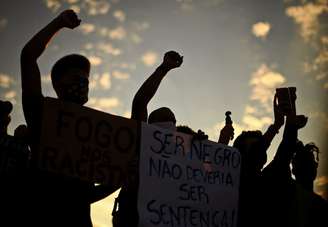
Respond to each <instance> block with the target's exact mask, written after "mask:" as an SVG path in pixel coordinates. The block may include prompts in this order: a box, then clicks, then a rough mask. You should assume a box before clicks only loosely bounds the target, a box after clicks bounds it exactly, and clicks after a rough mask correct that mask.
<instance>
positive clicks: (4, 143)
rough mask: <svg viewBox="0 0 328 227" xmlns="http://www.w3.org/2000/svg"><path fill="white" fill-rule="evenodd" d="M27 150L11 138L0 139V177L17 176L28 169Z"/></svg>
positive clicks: (15, 139)
mask: <svg viewBox="0 0 328 227" xmlns="http://www.w3.org/2000/svg"><path fill="white" fill-rule="evenodd" d="M29 152H30V151H29V149H28V146H27V145H26V144H24V143H23V142H21V141H19V140H18V139H17V138H15V137H13V136H9V135H6V136H3V137H1V138H0V175H1V176H18V175H20V174H21V173H22V172H23V171H25V169H26V168H27V167H28V162H29Z"/></svg>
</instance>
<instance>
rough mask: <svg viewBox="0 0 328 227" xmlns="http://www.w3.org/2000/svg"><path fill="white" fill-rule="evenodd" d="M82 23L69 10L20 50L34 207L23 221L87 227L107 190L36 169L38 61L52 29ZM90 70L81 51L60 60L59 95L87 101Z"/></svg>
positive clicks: (56, 73)
mask: <svg viewBox="0 0 328 227" xmlns="http://www.w3.org/2000/svg"><path fill="white" fill-rule="evenodd" d="M80 22H81V20H80V19H79V18H78V17H77V15H76V14H75V13H74V11H73V10H65V11H63V12H62V13H61V14H60V15H59V16H57V17H56V18H55V19H54V20H52V21H51V22H50V23H49V24H48V25H47V26H45V27H44V28H43V29H42V30H41V31H39V32H38V33H37V34H36V35H35V36H34V37H33V38H32V39H31V40H30V41H29V42H28V43H27V44H26V45H25V46H24V48H23V50H22V52H21V79H22V102H23V110H24V115H25V119H26V122H27V125H28V128H29V132H30V134H31V142H30V143H31V144H30V145H31V150H32V157H31V165H32V166H31V179H30V180H31V187H30V191H29V193H30V195H29V196H30V204H33V205H31V207H30V209H28V210H26V211H24V212H28V213H29V214H28V219H27V220H24V221H25V222H26V223H25V224H26V225H31V226H88V227H91V226H92V222H91V217H90V203H92V202H94V201H95V200H98V199H100V198H104V197H106V196H107V195H108V194H110V193H111V191H110V190H109V189H108V188H105V189H106V190H103V189H104V188H101V187H100V188H98V187H97V188H95V186H94V184H92V183H87V182H83V181H80V180H78V179H72V178H69V177H65V176H59V175H57V174H52V173H49V172H46V171H40V170H38V169H37V168H36V162H37V158H38V152H37V151H38V150H37V146H38V144H39V138H40V131H41V121H42V107H43V102H44V97H43V95H42V92H41V76H40V70H39V67H38V64H37V60H38V59H39V57H40V56H41V54H42V53H43V52H44V50H45V49H46V46H47V44H48V43H49V41H50V39H51V38H52V37H53V36H54V35H55V33H57V32H58V31H60V30H61V29H63V28H69V29H74V28H75V27H77V26H79V24H80ZM89 73H90V62H89V60H88V59H87V58H86V57H84V56H82V55H79V54H71V55H67V56H64V57H63V58H61V59H59V60H58V61H57V62H56V63H55V64H54V66H53V67H52V70H51V81H52V85H53V88H54V90H55V92H56V94H57V96H58V99H60V100H62V101H67V102H72V103H76V104H79V105H81V106H82V105H84V104H85V103H86V102H87V101H88V91H89V89H88V85H89ZM108 190H109V191H108ZM32 207H33V208H32Z"/></svg>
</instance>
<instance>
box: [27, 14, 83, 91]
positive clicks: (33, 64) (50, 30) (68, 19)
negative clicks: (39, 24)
mask: <svg viewBox="0 0 328 227" xmlns="http://www.w3.org/2000/svg"><path fill="white" fill-rule="evenodd" d="M79 24H80V20H79V19H78V18H77V15H76V14H75V13H74V11H73V10H65V11H64V12H62V13H61V14H60V15H59V16H58V17H56V18H55V19H54V20H52V21H51V22H50V23H49V24H48V25H47V26H45V27H44V28H43V29H42V30H41V31H39V32H38V33H37V34H36V35H35V36H34V37H33V38H32V39H31V40H30V41H29V42H28V43H27V44H26V45H25V46H24V48H23V50H22V52H21V79H22V94H23V96H25V97H26V96H40V95H41V94H42V92H41V75H40V70H39V67H38V64H37V60H38V58H39V57H40V56H41V54H42V53H43V51H44V50H45V49H46V46H47V44H48V43H49V41H50V40H51V38H52V37H53V36H54V35H55V33H56V32H58V31H59V30H60V29H61V28H64V27H67V28H71V29H73V28H75V27H76V26H78V25H79Z"/></svg>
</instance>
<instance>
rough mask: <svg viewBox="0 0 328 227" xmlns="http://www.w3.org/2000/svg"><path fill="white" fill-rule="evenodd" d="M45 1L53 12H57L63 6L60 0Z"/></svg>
mask: <svg viewBox="0 0 328 227" xmlns="http://www.w3.org/2000/svg"><path fill="white" fill-rule="evenodd" d="M45 3H46V6H47V8H48V9H50V10H51V11H52V12H53V13H56V12H57V11H58V10H59V8H60V7H61V3H60V1H59V0H46V1H45Z"/></svg>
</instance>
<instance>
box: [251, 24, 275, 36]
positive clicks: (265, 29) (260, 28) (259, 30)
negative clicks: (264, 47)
mask: <svg viewBox="0 0 328 227" xmlns="http://www.w3.org/2000/svg"><path fill="white" fill-rule="evenodd" d="M270 29H271V26H270V24H269V23H268V22H258V23H256V24H253V27H252V32H253V34H254V35H255V36H256V37H258V38H262V39H264V38H266V36H267V35H268V34H269V31H270Z"/></svg>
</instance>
